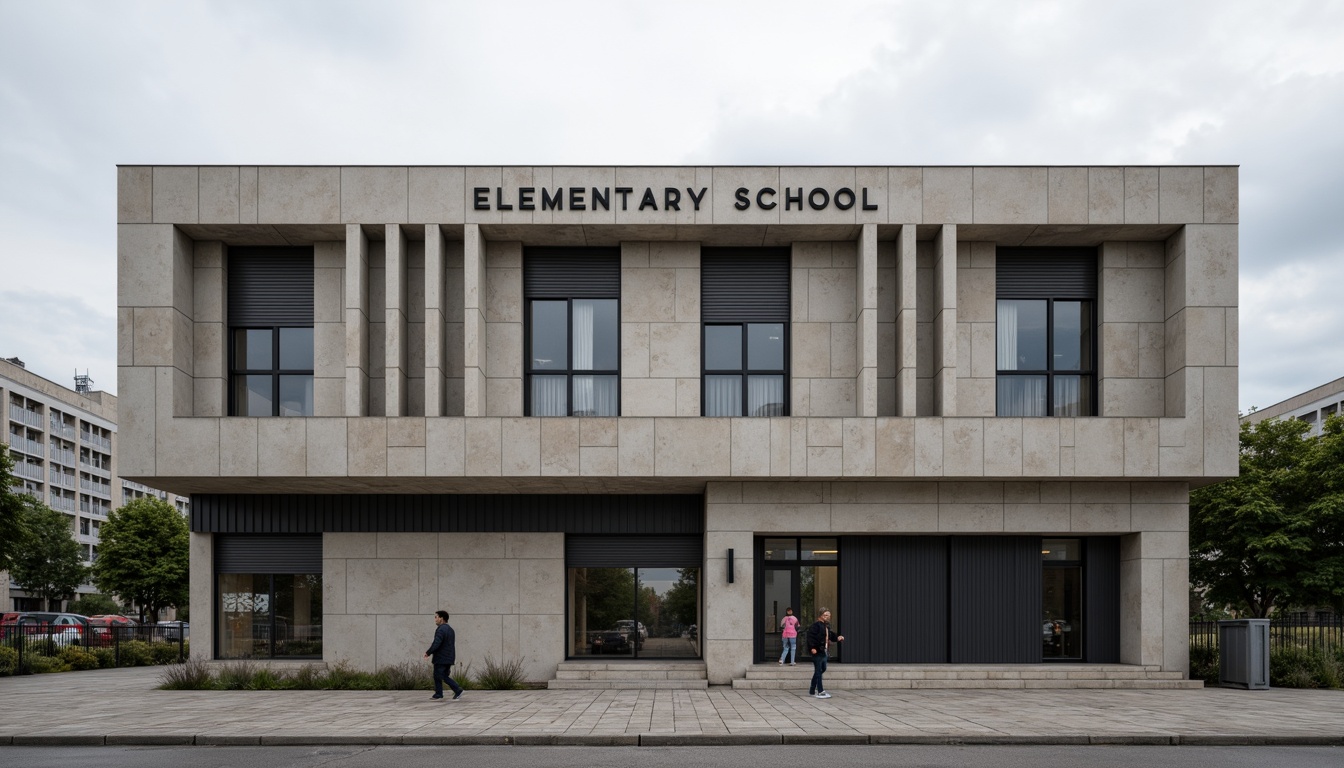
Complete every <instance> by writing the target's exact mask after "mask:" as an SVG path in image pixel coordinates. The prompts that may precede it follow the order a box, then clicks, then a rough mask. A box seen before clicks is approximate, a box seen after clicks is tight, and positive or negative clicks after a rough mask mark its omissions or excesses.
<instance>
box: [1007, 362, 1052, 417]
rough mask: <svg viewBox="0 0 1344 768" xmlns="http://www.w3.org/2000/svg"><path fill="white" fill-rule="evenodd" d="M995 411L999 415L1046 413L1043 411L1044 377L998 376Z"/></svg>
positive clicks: (1035, 414)
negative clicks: (996, 406)
mask: <svg viewBox="0 0 1344 768" xmlns="http://www.w3.org/2000/svg"><path fill="white" fill-rule="evenodd" d="M1010 370H1011V369H1010ZM996 413H997V414H998V415H999V416H1046V415H1048V414H1046V412H1045V377H1044V376H1000V377H999V380H998V408H997V410H996Z"/></svg>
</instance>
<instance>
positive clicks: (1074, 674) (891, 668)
mask: <svg viewBox="0 0 1344 768" xmlns="http://www.w3.org/2000/svg"><path fill="white" fill-rule="evenodd" d="M826 676H827V677H828V678H831V679H836V680H1066V679H1101V680H1180V679H1183V676H1182V675H1181V673H1180V672H1162V671H1158V670H1156V669H1152V668H1148V667H1139V666H1127V665H1100V664H1070V665H1056V664H1048V665H1032V664H1005V665H992V666H991V665H961V664H893V665H883V664H834V665H832V666H831V667H830V668H829V669H828V670H827V671H826ZM811 677H812V665H811V664H808V665H807V666H803V665H799V666H796V667H790V666H783V667H781V666H778V665H774V666H771V665H768V664H767V665H763V666H760V665H758V666H755V667H750V668H748V669H747V674H746V678H745V679H747V680H777V679H786V680H807V679H809V678H811Z"/></svg>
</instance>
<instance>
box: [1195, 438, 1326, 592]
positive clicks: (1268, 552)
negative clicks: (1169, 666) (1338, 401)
mask: <svg viewBox="0 0 1344 768" xmlns="http://www.w3.org/2000/svg"><path fill="white" fill-rule="evenodd" d="M1308 429H1309V427H1308V426H1307V425H1306V424H1305V423H1303V422H1300V421H1297V420H1296V419H1287V420H1273V419H1271V420H1266V421H1262V422H1260V423H1258V424H1254V425H1252V424H1245V423H1243V424H1242V425H1241V474H1240V476H1239V477H1236V478H1233V479H1231V480H1226V481H1224V482H1222V483H1218V484H1217V485H1212V486H1208V487H1206V488H1199V489H1196V490H1194V491H1192V492H1191V494H1190V580H1191V582H1192V583H1193V584H1195V585H1196V586H1197V587H1198V588H1200V589H1203V590H1204V592H1205V597H1206V599H1207V600H1208V601H1209V602H1211V603H1213V604H1214V605H1233V606H1237V607H1238V608H1241V609H1244V610H1246V611H1247V612H1249V613H1250V614H1251V615H1253V616H1257V617H1266V616H1268V615H1269V614H1270V612H1271V611H1272V610H1273V609H1274V608H1275V606H1282V605H1286V604H1290V603H1297V604H1310V603H1312V602H1316V601H1318V600H1323V599H1327V598H1328V597H1330V596H1333V598H1334V599H1339V598H1340V597H1342V596H1344V586H1342V585H1341V578H1340V577H1341V574H1344V552H1341V540H1340V539H1341V530H1342V529H1344V525H1341V517H1344V485H1341V482H1340V480H1341V477H1340V475H1341V470H1340V466H1339V461H1340V452H1341V451H1344V447H1341V445H1340V443H1341V440H1344V437H1341V434H1340V433H1341V424H1340V421H1339V419H1338V418H1336V419H1334V420H1332V422H1331V425H1330V426H1329V428H1328V429H1327V435H1325V436H1322V437H1315V438H1308V437H1305V435H1306V432H1307V430H1308ZM1332 461H1333V462H1335V463H1333V464H1332V463H1331V462H1332ZM1332 488H1333V490H1332Z"/></svg>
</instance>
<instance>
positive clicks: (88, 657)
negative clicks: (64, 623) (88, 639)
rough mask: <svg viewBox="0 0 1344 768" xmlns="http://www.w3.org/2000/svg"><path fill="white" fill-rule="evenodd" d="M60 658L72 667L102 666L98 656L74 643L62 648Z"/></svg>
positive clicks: (89, 667) (88, 667) (79, 668)
mask: <svg viewBox="0 0 1344 768" xmlns="http://www.w3.org/2000/svg"><path fill="white" fill-rule="evenodd" d="M59 658H60V660H61V662H62V663H64V664H67V665H69V667H70V668H71V669H77V670H84V669H97V668H98V667H99V666H100V664H99V662H98V657H97V656H94V655H93V654H92V653H90V652H88V651H86V650H84V649H82V648H77V647H75V646H73V645H72V646H69V647H67V648H62V649H61V653H60V656H59Z"/></svg>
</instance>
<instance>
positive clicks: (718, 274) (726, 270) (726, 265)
mask: <svg viewBox="0 0 1344 768" xmlns="http://www.w3.org/2000/svg"><path fill="white" fill-rule="evenodd" d="M790 269H791V264H790V256H789V250H788V249H787V248H705V249H703V250H702V251H701V252H700V312H701V319H703V320H704V322H706V323H787V322H789V273H790Z"/></svg>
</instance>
